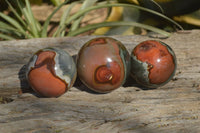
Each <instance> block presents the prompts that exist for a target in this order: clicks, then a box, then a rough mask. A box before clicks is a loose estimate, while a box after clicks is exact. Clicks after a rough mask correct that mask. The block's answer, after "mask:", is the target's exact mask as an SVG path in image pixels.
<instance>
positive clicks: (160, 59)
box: [131, 40, 177, 88]
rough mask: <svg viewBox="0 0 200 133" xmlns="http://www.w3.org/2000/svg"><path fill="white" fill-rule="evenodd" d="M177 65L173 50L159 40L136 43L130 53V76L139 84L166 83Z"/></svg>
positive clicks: (150, 86) (151, 86)
mask: <svg viewBox="0 0 200 133" xmlns="http://www.w3.org/2000/svg"><path fill="white" fill-rule="evenodd" d="M176 67H177V61H176V56H175V53H174V52H173V50H172V49H171V48H170V46H168V45H167V44H165V43H164V42H161V41H156V40H148V41H144V42H142V43H140V44H138V45H137V46H136V47H135V48H134V49H133V51H132V53H131V76H132V77H133V78H134V79H135V80H136V81H137V82H138V83H139V84H141V85H143V86H146V87H149V88H157V87H159V86H162V85H164V84H166V83H168V82H169V81H170V80H171V79H172V77H173V76H174V74H175V71H176Z"/></svg>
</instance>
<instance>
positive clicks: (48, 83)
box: [26, 37, 177, 97]
mask: <svg viewBox="0 0 200 133" xmlns="http://www.w3.org/2000/svg"><path fill="white" fill-rule="evenodd" d="M76 61H77V63H76V64H75V62H74V61H73V58H72V57H71V56H70V55H69V54H68V53H67V52H66V51H64V50H61V49H57V48H45V49H41V50H39V51H38V52H36V53H35V54H34V55H33V57H32V58H31V59H30V61H29V63H28V64H27V72H26V77H27V80H28V82H29V84H30V86H31V87H32V88H33V90H35V91H36V92H37V93H38V94H40V95H41V96H45V97H59V96H61V95H62V94H64V93H65V92H66V91H67V90H68V89H69V88H70V87H71V86H73V84H74V82H75V79H76V74H77V73H78V77H79V78H80V80H81V81H82V83H83V84H85V85H86V86H87V87H88V88H89V89H91V90H93V91H95V92H99V93H108V92H111V91H113V90H115V89H117V88H119V87H120V86H122V85H123V84H124V83H125V81H126V79H127V77H128V76H129V74H131V76H132V77H133V78H134V79H135V80H136V81H137V83H139V84H141V85H143V86H145V87H148V88H157V87H160V86H162V85H164V84H166V83H168V82H169V81H170V80H171V79H172V77H173V76H174V74H175V71H176V67H177V61H176V56H175V54H174V52H173V50H172V49H171V48H170V47H169V46H168V45H167V44H165V43H163V42H161V41H155V40H147V41H144V42H141V43H140V44H138V45H137V46H136V47H135V48H134V49H133V50H132V52H131V54H130V55H129V53H128V51H127V50H126V48H125V46H124V45H123V44H122V43H121V42H120V41H118V40H116V39H114V38H111V37H98V38H94V39H91V40H90V41H88V42H86V43H85V44H84V45H83V46H82V47H81V48H80V50H79V52H78V55H77V60H76Z"/></svg>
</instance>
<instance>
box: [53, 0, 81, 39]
mask: <svg viewBox="0 0 200 133" xmlns="http://www.w3.org/2000/svg"><path fill="white" fill-rule="evenodd" d="M77 3H78V2H73V3H71V4H70V5H69V7H67V8H66V9H65V10H64V12H63V14H62V16H61V19H60V23H59V26H58V28H57V30H56V31H55V33H54V34H53V37H58V36H59V37H61V36H64V30H65V28H66V25H65V21H66V20H67V19H68V18H69V15H70V12H71V10H72V8H73V7H74V6H75V5H76V4H77Z"/></svg>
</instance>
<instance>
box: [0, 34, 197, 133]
mask: <svg viewBox="0 0 200 133" xmlns="http://www.w3.org/2000/svg"><path fill="white" fill-rule="evenodd" d="M94 37H95V36H85V37H70V38H68V37H66V38H44V39H30V40H16V41H4V42H0V95H1V96H3V97H9V98H12V99H13V100H14V101H12V100H11V101H12V102H10V103H8V104H0V110H1V111H0V132H6V133H9V132H12V133H13V132H14V133H15V132H16V133H17V132H32V133H36V132H37V133H45V132H48V133H51V132H52V133H68V132H70V133H71V132H74V133H76V132H81V133H88V132H91V133H102V132H105V133H117V132H118V133H147V132H148V133H156V132H162V133H169V132H170V133H188V132H190V133H198V132H200V126H199V125H200V87H199V83H200V31H199V30H193V31H187V32H181V33H174V34H173V35H172V36H171V37H169V38H167V39H160V40H161V41H163V42H165V43H167V44H168V45H170V46H171V47H172V49H173V50H174V52H175V53H176V56H177V61H178V67H177V71H176V75H175V77H174V78H173V80H172V81H170V82H169V83H168V84H166V85H165V86H163V87H160V88H157V89H147V88H144V87H141V86H139V85H138V84H136V83H135V82H134V81H133V80H132V79H131V78H129V79H128V81H127V83H125V85H124V86H123V87H120V88H119V89H117V90H116V91H113V92H111V93H108V94H96V93H93V92H91V91H89V90H88V89H87V88H86V87H85V86H84V85H83V84H82V83H80V81H77V82H76V83H75V85H74V87H72V88H71V89H70V91H69V92H67V93H66V94H64V95H63V96H61V97H59V98H39V97H37V96H35V95H34V93H32V92H31V93H30V88H29V86H28V84H27V82H26V80H25V78H24V65H25V64H26V63H27V62H28V60H29V59H30V57H31V56H32V54H33V53H34V52H36V51H37V50H39V49H41V48H45V47H58V48H62V49H64V50H67V51H68V52H69V53H70V54H71V55H73V56H75V55H76V54H77V52H78V50H79V49H80V47H81V46H82V45H83V44H84V43H85V42H86V41H88V40H90V39H91V38H94ZM113 37H114V38H116V39H118V40H120V41H121V42H122V43H123V44H124V45H125V46H126V48H127V49H128V51H129V52H130V51H131V50H132V49H133V48H134V47H135V46H136V45H137V44H138V43H140V42H142V41H145V40H147V39H151V40H152V39H154V38H149V37H147V36H137V35H135V36H113ZM21 92H27V93H22V94H21Z"/></svg>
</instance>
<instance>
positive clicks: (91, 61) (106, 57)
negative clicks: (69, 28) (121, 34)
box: [77, 37, 130, 93]
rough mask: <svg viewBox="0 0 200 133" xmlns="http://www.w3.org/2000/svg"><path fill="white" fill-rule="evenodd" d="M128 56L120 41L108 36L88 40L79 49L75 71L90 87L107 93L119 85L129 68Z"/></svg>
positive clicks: (123, 80) (124, 78)
mask: <svg viewBox="0 0 200 133" xmlns="http://www.w3.org/2000/svg"><path fill="white" fill-rule="evenodd" d="M129 61H130V56H129V54H128V51H127V50H126V48H125V47H124V46H123V45H122V43H121V42H119V41H117V40H115V39H113V38H110V37H99V38H95V39H92V40H90V41H88V42H87V43H86V44H85V45H83V47H82V48H81V49H80V51H79V53H78V58H77V71H78V76H79V78H80V79H81V81H82V82H83V83H84V84H85V85H86V86H87V87H88V88H90V89H92V90H94V91H96V92H100V93H107V92H110V91H112V90H115V89H117V88H118V87H120V86H121V85H122V84H123V83H124V82H125V80H126V77H127V75H128V73H129V70H130V66H129V65H130V62H129Z"/></svg>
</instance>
